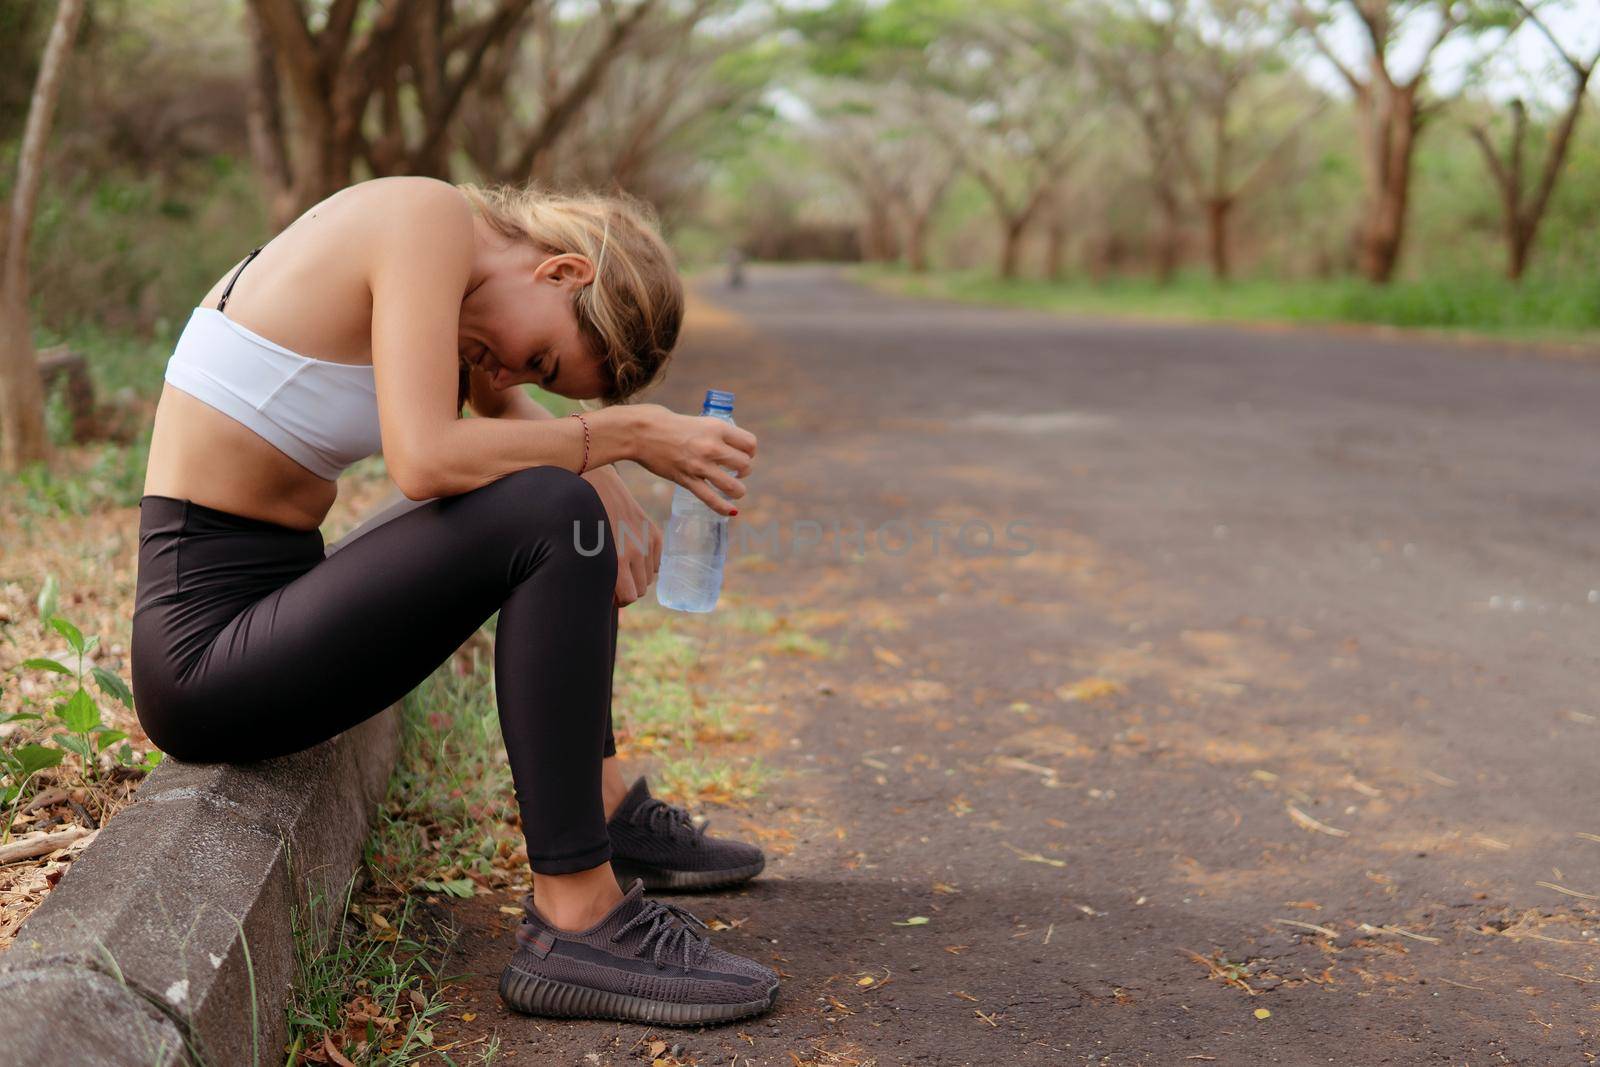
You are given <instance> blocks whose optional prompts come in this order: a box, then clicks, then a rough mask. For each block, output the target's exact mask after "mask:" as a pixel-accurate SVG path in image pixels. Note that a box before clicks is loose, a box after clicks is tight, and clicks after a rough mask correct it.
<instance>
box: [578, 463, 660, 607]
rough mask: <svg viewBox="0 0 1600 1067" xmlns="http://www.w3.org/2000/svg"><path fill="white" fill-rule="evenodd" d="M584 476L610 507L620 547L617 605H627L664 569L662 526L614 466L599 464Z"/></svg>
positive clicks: (608, 514) (613, 536)
mask: <svg viewBox="0 0 1600 1067" xmlns="http://www.w3.org/2000/svg"><path fill="white" fill-rule="evenodd" d="M582 477H583V479H584V480H585V481H587V482H588V483H589V484H590V485H592V486H594V488H595V491H596V492H598V493H599V494H600V501H601V503H603V504H605V506H606V518H607V520H609V522H610V526H611V540H612V543H613V544H614V545H616V548H617V588H616V592H615V594H614V596H613V599H614V600H615V601H616V604H617V606H618V607H619V608H620V607H626V606H628V605H629V604H631V603H633V602H634V601H635V600H638V599H639V598H640V597H642V596H644V591H645V590H646V589H647V588H649V586H650V583H651V582H653V581H655V577H656V572H657V571H658V570H660V569H661V529H660V527H658V526H657V525H656V524H655V523H653V522H651V521H650V516H649V515H646V514H645V511H644V509H643V508H642V507H640V506H639V502H638V501H637V500H635V499H634V497H633V494H632V493H630V492H628V487H627V486H626V485H625V484H623V481H622V476H621V475H620V474H618V473H617V469H616V468H615V467H612V466H609V465H607V466H604V467H596V468H595V469H594V470H592V471H588V472H586V473H585V474H584V475H583V476H582Z"/></svg>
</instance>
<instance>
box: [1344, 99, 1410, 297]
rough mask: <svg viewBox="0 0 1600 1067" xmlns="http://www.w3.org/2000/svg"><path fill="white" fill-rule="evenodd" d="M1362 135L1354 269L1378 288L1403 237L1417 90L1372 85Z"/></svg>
mask: <svg viewBox="0 0 1600 1067" xmlns="http://www.w3.org/2000/svg"><path fill="white" fill-rule="evenodd" d="M1359 111H1360V113H1361V115H1362V119H1363V125H1365V127H1366V130H1365V131H1364V132H1365V133H1366V137H1365V138H1364V148H1365V156H1366V160H1365V162H1366V185H1367V188H1366V198H1365V200H1366V203H1365V205H1364V210H1363V212H1362V217H1361V226H1360V233H1359V238H1358V259H1357V263H1358V267H1359V269H1360V271H1361V274H1362V276H1363V277H1365V278H1366V279H1367V280H1368V281H1370V282H1374V283H1377V284H1380V285H1385V284H1388V282H1389V281H1390V280H1391V279H1392V278H1393V277H1394V270H1395V265H1396V264H1397V263H1398V262H1399V260H1400V249H1401V246H1402V244H1403V243H1404V239H1405V224H1406V207H1407V204H1408V203H1409V200H1410V192H1411V158H1412V153H1413V149H1414V148H1415V147H1416V136H1417V128H1418V117H1417V100H1416V87H1415V86H1394V87H1389V86H1384V85H1375V86H1373V87H1372V88H1371V89H1369V90H1368V92H1367V93H1366V94H1365V99H1364V100H1363V101H1362V102H1361V104H1360V105H1359Z"/></svg>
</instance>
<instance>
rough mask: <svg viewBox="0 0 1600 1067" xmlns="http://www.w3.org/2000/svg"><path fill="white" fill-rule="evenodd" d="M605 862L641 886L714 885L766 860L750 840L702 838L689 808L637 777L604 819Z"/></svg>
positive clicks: (746, 875) (754, 870)
mask: <svg viewBox="0 0 1600 1067" xmlns="http://www.w3.org/2000/svg"><path fill="white" fill-rule="evenodd" d="M606 829H607V830H608V831H609V832H610V834H611V867H612V869H613V870H615V871H616V872H617V880H618V881H619V882H621V883H622V884H623V885H627V884H628V883H629V882H631V881H633V879H635V878H639V879H642V880H643V881H644V887H645V888H646V889H718V888H721V887H723V886H730V885H737V884H738V883H740V882H746V881H749V880H750V879H751V878H754V877H755V876H756V875H758V874H760V873H761V869H762V868H763V867H765V866H766V865H767V857H766V856H765V855H763V854H762V852H761V849H760V848H758V847H757V846H755V845H750V844H746V843H745V842H743V841H725V840H722V839H719V838H715V837H707V836H706V832H705V826H704V825H702V826H696V825H695V824H694V820H693V819H691V818H690V817H689V813H688V812H687V811H684V810H683V809H682V808H679V807H674V806H673V805H671V804H668V803H666V802H664V801H661V800H658V799H656V798H655V797H653V796H651V795H650V789H649V787H648V786H646V785H645V784H644V778H643V777H642V776H641V777H640V778H639V780H638V781H636V782H634V783H633V788H632V789H629V790H628V795H627V796H625V797H623V798H622V803H621V804H619V805H618V806H617V810H616V814H614V815H612V816H611V821H610V822H608V823H606Z"/></svg>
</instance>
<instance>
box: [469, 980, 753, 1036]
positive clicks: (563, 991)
mask: <svg viewBox="0 0 1600 1067" xmlns="http://www.w3.org/2000/svg"><path fill="white" fill-rule="evenodd" d="M500 998H501V999H502V1000H504V1001H505V1002H506V1005H507V1006H508V1007H510V1008H512V1009H514V1010H516V1011H520V1012H523V1013H524V1014H527V1015H540V1016H545V1017H548V1018H557V1019H613V1020H616V1021H617V1022H628V1023H650V1024H652V1025H655V1026H704V1025H711V1024H716V1023H729V1022H735V1021H737V1020H739V1019H747V1018H749V1017H750V1016H752V1015H760V1014H761V1013H762V1012H765V1011H768V1010H770V1009H771V1008H772V1006H773V1005H774V1004H776V1003H777V1001H778V990H777V987H776V986H774V987H773V990H772V992H771V994H770V995H768V996H766V997H764V998H762V999H761V1000H754V1001H750V1002H748V1003H744V1004H681V1003H677V1002H674V1001H668V1000H650V999H649V998H647V997H636V996H631V995H629V994H627V993H613V992H609V991H607V990H604V989H591V988H589V987H588V986H580V985H572V984H571V983H569V982H557V981H553V980H552V979H549V978H541V977H539V976H538V975H533V974H528V973H527V972H525V971H521V970H518V969H517V968H515V967H509V966H508V967H507V968H506V969H505V970H503V971H501V972H500Z"/></svg>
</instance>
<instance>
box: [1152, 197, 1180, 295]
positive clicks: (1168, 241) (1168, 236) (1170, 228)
mask: <svg viewBox="0 0 1600 1067" xmlns="http://www.w3.org/2000/svg"><path fill="white" fill-rule="evenodd" d="M1156 205H1157V207H1159V208H1160V209H1161V231H1160V233H1159V234H1158V235H1157V237H1156V249H1155V259H1156V281H1157V282H1158V283H1159V284H1161V285H1171V284H1172V279H1173V277H1174V276H1175V275H1176V274H1177V273H1178V254H1179V249H1180V248H1181V241H1182V232H1181V226H1182V212H1181V209H1180V208H1179V206H1178V194H1177V193H1176V192H1174V191H1173V190H1172V189H1170V188H1167V187H1164V186H1161V187H1158V188H1157V189H1156Z"/></svg>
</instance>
